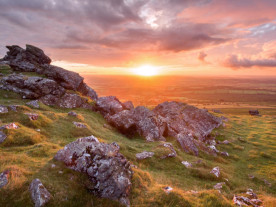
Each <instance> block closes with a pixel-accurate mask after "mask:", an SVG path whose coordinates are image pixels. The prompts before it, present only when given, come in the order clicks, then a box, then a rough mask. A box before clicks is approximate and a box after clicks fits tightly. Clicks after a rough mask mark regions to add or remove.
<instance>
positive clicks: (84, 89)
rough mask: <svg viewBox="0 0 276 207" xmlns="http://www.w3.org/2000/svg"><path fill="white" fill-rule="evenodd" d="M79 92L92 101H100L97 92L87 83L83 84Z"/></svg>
mask: <svg viewBox="0 0 276 207" xmlns="http://www.w3.org/2000/svg"><path fill="white" fill-rule="evenodd" d="M78 91H79V92H80V93H81V94H82V95H85V96H88V97H89V98H91V99H92V100H97V99H98V95H97V93H96V91H94V90H93V89H92V88H90V87H89V86H88V85H87V84H86V83H81V84H80V86H79V88H78Z"/></svg>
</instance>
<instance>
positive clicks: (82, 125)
mask: <svg viewBox="0 0 276 207" xmlns="http://www.w3.org/2000/svg"><path fill="white" fill-rule="evenodd" d="M73 124H74V125H75V126H76V127H77V128H87V126H86V125H85V124H84V123H81V122H75V121H73Z"/></svg>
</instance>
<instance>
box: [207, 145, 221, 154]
mask: <svg viewBox="0 0 276 207" xmlns="http://www.w3.org/2000/svg"><path fill="white" fill-rule="evenodd" d="M208 147H209V148H210V149H211V150H212V151H213V152H215V153H219V150H218V149H217V148H216V146H215V145H210V146H208Z"/></svg>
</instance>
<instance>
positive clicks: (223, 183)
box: [214, 182, 225, 190]
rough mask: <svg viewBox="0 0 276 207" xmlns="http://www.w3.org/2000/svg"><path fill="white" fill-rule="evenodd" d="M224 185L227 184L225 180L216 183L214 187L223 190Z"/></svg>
mask: <svg viewBox="0 0 276 207" xmlns="http://www.w3.org/2000/svg"><path fill="white" fill-rule="evenodd" d="M223 185H225V182H222V183H217V184H216V185H214V189H216V190H221V189H222V187H223Z"/></svg>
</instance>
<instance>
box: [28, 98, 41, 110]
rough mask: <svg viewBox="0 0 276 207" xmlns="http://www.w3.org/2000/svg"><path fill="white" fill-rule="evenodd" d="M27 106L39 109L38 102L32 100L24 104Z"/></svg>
mask: <svg viewBox="0 0 276 207" xmlns="http://www.w3.org/2000/svg"><path fill="white" fill-rule="evenodd" d="M26 104H27V105H29V106H32V107H33V108H37V109H38V108H39V104H38V100H34V101H29V102H27V103H26Z"/></svg>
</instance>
